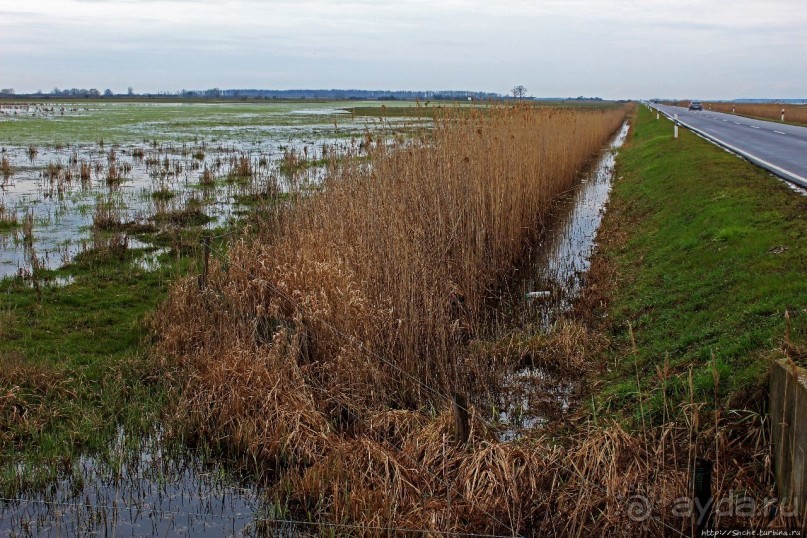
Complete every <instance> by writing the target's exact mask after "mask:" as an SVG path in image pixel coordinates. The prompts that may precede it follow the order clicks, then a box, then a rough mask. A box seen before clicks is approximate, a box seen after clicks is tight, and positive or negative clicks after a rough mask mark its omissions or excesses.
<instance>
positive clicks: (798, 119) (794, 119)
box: [703, 103, 807, 125]
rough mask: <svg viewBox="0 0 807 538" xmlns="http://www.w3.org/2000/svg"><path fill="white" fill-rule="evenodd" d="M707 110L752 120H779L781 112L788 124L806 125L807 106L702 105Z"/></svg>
mask: <svg viewBox="0 0 807 538" xmlns="http://www.w3.org/2000/svg"><path fill="white" fill-rule="evenodd" d="M703 107H704V108H705V109H707V110H714V111H716V112H726V113H729V114H739V115H740V116H749V117H753V118H766V119H772V120H777V121H779V120H781V118H782V110H783V109H784V111H785V121H786V122H788V123H801V124H804V125H807V105H791V104H786V105H783V104H779V103H765V104H763V103H704V104H703Z"/></svg>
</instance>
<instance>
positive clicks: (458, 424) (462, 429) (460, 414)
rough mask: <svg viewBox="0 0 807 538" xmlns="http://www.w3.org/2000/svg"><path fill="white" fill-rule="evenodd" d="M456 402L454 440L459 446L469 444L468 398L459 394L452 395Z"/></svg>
mask: <svg viewBox="0 0 807 538" xmlns="http://www.w3.org/2000/svg"><path fill="white" fill-rule="evenodd" d="M452 396H453V400H454V439H455V440H456V442H457V444H458V445H464V444H465V443H467V442H468V434H469V433H470V432H469V429H468V398H466V397H465V396H464V395H462V394H459V393H456V392H455V393H454V394H452Z"/></svg>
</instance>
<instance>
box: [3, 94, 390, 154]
mask: <svg viewBox="0 0 807 538" xmlns="http://www.w3.org/2000/svg"><path fill="white" fill-rule="evenodd" d="M18 104H20V103H19V102H17V101H11V102H8V103H7V105H8V106H10V105H18ZM40 104H41V105H42V106H44V107H47V108H48V111H47V112H37V113H35V114H30V113H22V112H21V111H19V112H18V114H17V115H14V114H13V112H10V113H5V114H2V115H0V125H2V130H1V131H0V132H1V133H2V134H0V144H16V145H22V144H25V145H27V144H50V145H57V144H87V143H98V142H100V141H103V142H104V144H110V143H128V142H131V141H132V140H133V139H135V140H138V139H143V140H147V141H151V140H157V141H159V142H166V141H170V142H189V141H194V140H198V139H200V138H201V139H205V140H213V141H216V140H223V141H228V140H238V139H243V140H244V141H247V140H250V141H255V140H261V139H263V138H267V137H268V138H275V137H277V136H278V128H281V129H282V130H283V131H284V132H288V131H289V130H295V131H297V132H299V131H307V132H308V135H310V136H311V137H318V136H321V135H322V133H323V132H324V130H327V131H328V133H327V134H328V135H329V136H335V137H338V136H340V134H342V135H345V136H347V135H348V132H342V131H341V130H340V129H339V123H340V122H344V121H351V115H350V114H348V113H346V111H345V110H343V109H344V106H345V102H344V101H335V102H267V103H255V102H250V103H235V102H224V103H215V102H205V103H198V102H196V103H186V102H143V101H140V102H138V101H118V102H104V101H78V102H77V101H50V100H48V101H43V102H41V103H40ZM357 105H358V106H361V107H362V108H363V109H366V110H368V111H372V109H373V108H376V107H378V108H379V109H380V107H381V106H384V107H385V108H386V109H391V108H395V107H398V106H401V104H399V103H396V102H388V103H385V102H380V101H374V102H367V103H362V102H359V103H357ZM2 106H3V104H2V103H0V108H2ZM51 109H52V111H51ZM62 109H64V112H62ZM368 115H371V116H372V115H373V114H372V113H369V114H368ZM334 122H336V127H335V126H334ZM352 134H355V132H353V133H352Z"/></svg>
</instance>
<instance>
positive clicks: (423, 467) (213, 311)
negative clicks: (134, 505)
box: [153, 107, 700, 534]
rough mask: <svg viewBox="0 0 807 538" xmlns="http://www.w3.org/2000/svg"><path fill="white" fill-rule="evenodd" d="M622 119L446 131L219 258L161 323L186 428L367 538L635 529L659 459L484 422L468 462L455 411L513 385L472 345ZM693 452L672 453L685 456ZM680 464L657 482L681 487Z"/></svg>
mask: <svg viewBox="0 0 807 538" xmlns="http://www.w3.org/2000/svg"><path fill="white" fill-rule="evenodd" d="M624 116H625V111H624V110H607V111H581V110H578V111H569V110H539V109H533V108H530V107H517V108H500V109H495V110H490V111H487V112H485V113H481V112H473V113H471V114H456V113H448V114H446V115H444V116H442V117H439V118H437V120H436V127H435V129H434V131H433V132H432V133H431V134H430V135H429V136H428V137H426V135H424V140H423V143H411V142H397V143H394V144H392V145H387V144H379V143H375V144H372V145H371V147H370V149H369V151H370V153H371V162H372V166H370V165H367V164H364V163H363V161H358V160H351V159H347V160H345V161H344V164H343V166H340V167H332V168H331V169H330V170H329V176H328V178H327V180H326V183H325V186H324V189H323V192H322V193H320V194H318V195H316V196H312V197H307V198H300V199H299V200H298V202H297V203H296V204H294V205H293V206H292V207H290V208H284V209H283V210H282V211H279V212H278V213H277V214H276V215H275V216H274V217H273V222H272V223H271V226H266V227H265V230H270V231H263V232H262V233H261V234H260V235H259V237H258V238H257V239H256V240H250V241H245V240H242V241H240V242H238V243H236V244H235V245H233V246H232V248H231V250H230V252H229V253H228V255H227V256H226V258H224V259H220V260H218V261H213V262H212V263H211V269H210V273H209V275H208V278H207V285H206V287H205V288H204V289H201V290H200V286H199V284H198V283H197V280H196V279H195V278H193V279H190V278H189V279H186V280H183V281H181V282H178V283H177V284H176V285H175V286H174V288H173V290H172V292H171V294H170V298H169V300H168V301H167V302H166V303H165V304H164V305H163V306H162V307H161V308H160V310H159V311H158V313H157V314H156V315H155V318H154V320H153V324H154V329H155V331H156V333H157V335H158V338H157V351H158V352H159V353H160V355H161V357H163V360H164V361H165V372H166V375H167V381H168V383H169V384H170V385H171V386H172V387H173V388H174V390H175V397H176V407H175V417H174V418H175V419H176V424H177V425H178V427H179V429H181V430H182V431H183V432H184V433H186V434H191V435H196V436H199V437H200V438H203V439H206V440H208V441H212V442H213V443H216V444H218V445H219V446H220V447H221V448H222V449H224V450H227V451H231V452H232V453H235V454H240V455H244V454H246V455H248V456H249V458H250V460H251V461H253V462H254V463H255V464H256V465H257V466H258V467H259V469H260V470H261V471H262V472H264V473H266V474H267V475H270V476H272V478H273V480H274V483H275V484H276V485H277V486H276V493H277V496H278V500H279V501H280V502H281V504H284V505H289V506H291V507H293V508H295V509H297V510H299V513H301V514H307V515H308V517H311V518H313V519H315V520H323V521H331V522H343V523H345V522H346V523H351V524H357V525H359V526H361V528H362V529H364V532H365V533H366V534H384V533H382V532H377V531H375V530H373V529H374V528H375V527H390V526H392V527H404V528H405V527H413V528H426V529H433V530H446V531H448V530H466V531H468V530H473V531H481V530H484V531H489V532H505V533H510V532H511V531H512V530H513V529H515V530H520V531H522V532H528V531H529V530H531V529H538V528H543V529H545V530H548V531H557V532H560V531H561V530H563V529H565V530H574V529H578V530H580V529H584V528H585V529H589V528H600V530H602V529H603V528H604V529H609V528H610V530H611V531H613V530H614V529H615V528H616V527H608V526H607V525H608V524H609V523H608V522H610V524H611V525H614V524H615V521H616V518H617V517H618V518H619V521H620V525H623V527H621V529H622V530H624V524H625V522H624V502H623V501H624V499H623V498H622V497H621V496H624V495H627V494H629V493H630V491H629V488H630V487H632V486H631V484H635V483H647V481H649V480H651V479H653V480H655V479H654V478H653V477H654V476H655V475H656V474H658V472H659V471H658V469H659V466H658V458H659V457H663V458H669V457H670V454H669V453H667V451H666V450H663V451H662V453H661V456H659V452H658V451H651V450H649V449H647V445H646V444H642V442H640V440H639V438H637V437H634V436H631V435H629V434H627V433H624V432H622V431H621V430H620V429H619V428H614V427H600V428H592V429H590V430H589V431H586V432H585V434H584V435H583V436H582V437H581V439H580V440H579V441H578V442H575V443H573V444H572V446H571V447H569V448H567V449H562V448H560V447H557V446H554V444H553V443H551V442H549V441H546V440H544V439H534V440H531V441H530V442H529V443H527V442H522V443H502V442H499V441H498V440H497V437H496V435H495V432H494V431H492V430H491V429H490V428H489V427H488V426H487V425H486V424H485V423H484V421H482V420H481V419H480V418H479V416H478V414H477V413H476V411H475V409H474V408H473V406H472V407H471V414H472V420H471V426H472V427H471V430H472V431H471V435H470V439H469V441H468V443H467V444H466V445H463V446H458V445H457V444H456V443H455V442H454V439H453V431H452V426H451V414H450V412H449V411H448V410H449V406H448V405H447V402H446V399H445V398H444V397H443V395H445V394H447V393H449V392H451V391H452V390H461V391H464V392H466V393H468V394H469V395H470V396H471V398H472V400H473V397H474V395H475V394H479V393H481V391H482V386H483V385H485V384H490V383H495V382H497V381H498V379H497V375H498V374H500V373H503V372H491V371H490V362H489V360H488V359H489V357H486V356H485V354H483V353H478V352H476V351H474V350H473V349H470V348H469V346H468V343H469V342H470V341H471V340H472V339H473V338H474V337H476V336H478V335H480V334H482V332H483V330H484V327H483V326H482V323H481V320H482V319H483V318H484V312H485V306H486V304H487V303H488V302H489V300H490V299H491V297H490V296H491V295H492V294H493V293H494V292H493V291H492V290H494V289H496V286H497V284H498V283H499V282H500V280H501V279H502V278H503V277H504V276H505V275H507V274H508V272H509V271H510V270H511V269H512V267H513V265H514V264H515V263H516V262H517V261H518V259H519V258H520V256H521V255H522V252H523V250H524V248H525V246H526V245H527V244H528V242H529V241H530V239H532V238H533V237H534V234H535V232H536V228H537V227H538V225H539V223H540V221H541V218H542V215H543V214H544V212H545V211H546V209H547V208H548V207H549V205H550V203H551V201H552V200H553V199H554V198H555V197H556V196H557V195H558V194H559V193H561V192H563V191H565V190H567V189H568V188H569V187H570V186H571V184H572V182H573V181H574V178H575V175H576V174H577V173H578V171H580V170H581V169H582V168H583V167H584V166H585V164H586V162H587V161H588V160H589V159H590V158H591V157H593V156H594V155H596V154H597V153H598V151H599V150H600V149H601V148H602V146H603V145H604V143H605V142H606V141H607V139H608V138H609V136H610V135H611V134H612V133H613V132H614V131H615V130H616V129H617V128H618V127H619V125H620V124H621V122H622V121H623V119H624ZM426 138H428V139H426ZM566 336H568V335H566ZM556 347H557V348H558V349H564V348H567V347H568V348H570V349H575V350H577V348H575V347H574V346H570V345H568V344H562V343H561V344H558V345H557V346H556ZM578 352H579V350H577V351H576V353H578ZM578 354H579V353H578ZM579 362H580V357H579V356H575V357H574V363H575V364H579ZM686 433H687V432H684V434H686ZM684 434H679V433H677V430H675V429H674V428H672V427H671V431H670V432H668V433H667V434H666V437H665V439H667V438H669V439H670V441H669V443H668V445H667V446H678V447H679V452H677V453H676V454H679V456H678V457H680V454H683V455H684V456H685V455H686V454H687V450H686V449H685V448H681V447H683V446H684V444H683V443H685V442H688V439H689V437H687V435H684ZM697 435H700V434H699V433H697ZM637 446H638V447H639V448H641V447H642V446H644V447H645V450H644V451H643V450H639V448H637ZM595 450H600V452H598V453H599V454H600V458H599V460H598V459H597V458H594V459H592V451H595ZM623 451H628V452H630V453H632V454H634V455H635V456H636V457H635V458H634V457H632V456H631V457H627V456H622V454H623ZM597 461H606V462H607V465H606V466H605V467H604V468H603V469H600V468H599V467H597V466H596V465H593V464H592V462H597ZM682 467H683V468H686V466H685V465H684V466H678V465H671V466H670V469H671V470H670V472H669V476H667V475H665V477H664V478H663V481H664V482H665V483H670V484H679V485H680V483H684V482H685V481H686V479H687V477H686V473H684V474H683V475H682V472H681V471H680V469H681V468H682ZM626 477H633V478H635V482H634V481H631V480H630V479H628V480H625V478H626ZM643 481H644V482H643ZM673 489H674V490H676V491H681V489H680V488H679V487H674V488H673ZM683 490H684V491H685V490H686V488H685V487H684V489H683ZM564 498H566V499H567V500H568V501H569V502H573V505H569V504H564V503H561V502H560V501H559V500H562V499H564ZM589 509H591V510H595V511H597V513H601V514H602V515H601V516H599V517H596V518H593V517H592V516H591V513H592V512H590V511H589ZM637 525H638V524H637ZM643 525H644V523H643ZM645 526H646V525H645ZM636 528H644V527H642V526H637V527H636Z"/></svg>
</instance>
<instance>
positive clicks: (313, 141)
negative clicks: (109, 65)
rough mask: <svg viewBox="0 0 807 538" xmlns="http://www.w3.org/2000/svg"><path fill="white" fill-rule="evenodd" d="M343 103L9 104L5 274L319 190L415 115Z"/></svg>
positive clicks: (211, 223) (1, 240)
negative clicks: (113, 235) (268, 197)
mask: <svg viewBox="0 0 807 538" xmlns="http://www.w3.org/2000/svg"><path fill="white" fill-rule="evenodd" d="M358 104H361V103H358ZM375 105H376V106H378V103H375ZM340 106H344V103H298V104H288V103H285V104H265V105H264V104H215V103H208V104H177V103H89V104H88V103H81V104H76V103H45V104H24V105H23V104H0V163H2V164H0V278H3V277H8V276H14V275H23V276H25V275H30V274H31V272H32V270H33V269H35V268H43V269H53V268H57V267H59V266H61V265H63V264H65V263H67V262H69V261H70V260H71V259H73V258H74V257H75V255H76V254H78V253H79V252H82V251H85V250H87V249H88V248H90V247H91V246H92V245H93V241H94V240H95V241H97V240H98V237H97V233H98V232H112V231H116V232H122V233H123V234H125V235H127V236H131V237H127V238H126V240H127V241H129V243H128V246H129V247H130V248H138V247H140V248H143V247H147V246H148V245H147V244H143V241H142V232H151V233H156V232H159V231H160V230H161V229H163V228H165V227H166V226H168V225H171V224H177V223H179V224H182V223H184V222H186V221H190V222H191V223H193V224H196V225H205V226H206V227H207V228H215V227H217V226H221V225H223V224H225V223H226V222H227V221H228V219H230V218H231V217H232V215H233V212H234V211H237V210H238V209H239V208H243V206H248V205H250V204H251V203H253V202H254V201H255V200H256V199H259V198H260V197H261V196H262V195H264V194H267V193H276V192H288V191H290V190H305V189H310V188H314V187H315V186H316V184H317V183H318V179H319V177H320V174H321V173H322V171H323V168H324V166H325V164H326V163H327V162H328V160H329V159H334V158H337V157H338V156H340V155H345V154H347V153H350V154H352V155H358V154H360V153H361V148H362V145H363V144H364V143H365V140H366V139H367V137H376V136H379V135H380V134H383V133H392V132H400V131H404V130H407V129H411V128H412V127H413V126H414V125H415V124H416V123H417V122H416V121H414V120H412V119H398V118H383V119H382V118H370V117H365V116H355V115H352V114H351V113H350V112H349V111H348V110H346V109H343V108H339V107H340ZM384 106H387V105H384ZM94 232H95V236H94ZM133 232H141V233H140V234H138V233H133ZM135 236H137V237H135Z"/></svg>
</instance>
